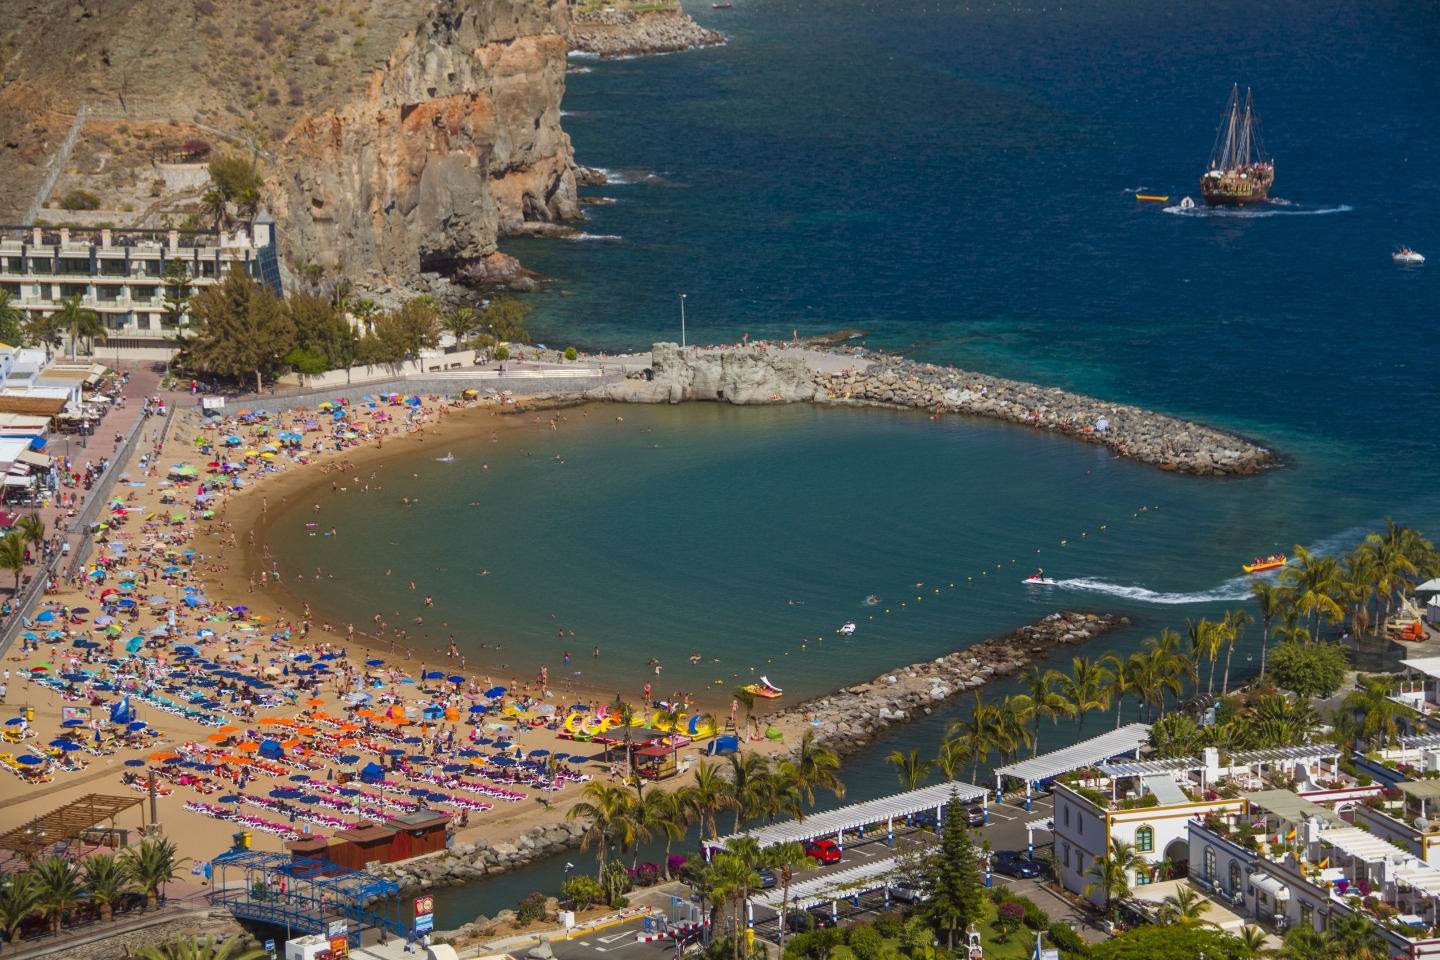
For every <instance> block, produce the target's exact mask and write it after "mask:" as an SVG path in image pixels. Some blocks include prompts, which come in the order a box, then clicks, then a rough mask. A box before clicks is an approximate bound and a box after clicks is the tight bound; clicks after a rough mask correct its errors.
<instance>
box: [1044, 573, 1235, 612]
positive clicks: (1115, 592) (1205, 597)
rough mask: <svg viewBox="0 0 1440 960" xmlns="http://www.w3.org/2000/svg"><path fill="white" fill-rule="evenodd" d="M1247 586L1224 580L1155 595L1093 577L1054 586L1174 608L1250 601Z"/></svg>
mask: <svg viewBox="0 0 1440 960" xmlns="http://www.w3.org/2000/svg"><path fill="white" fill-rule="evenodd" d="M1250 582H1251V580H1250V578H1249V577H1235V578H1234V579H1231V580H1226V581H1225V582H1224V583H1222V584H1220V586H1218V587H1215V588H1214V589H1212V590H1204V591H1201V592H1200V593H1158V592H1156V591H1154V590H1146V589H1145V588H1144V587H1127V586H1124V585H1123V584H1119V583H1106V582H1105V581H1104V580H1099V579H1096V578H1095V577H1077V578H1075V579H1073V580H1061V581H1060V582H1059V583H1057V584H1056V586H1057V587H1064V588H1066V589H1068V590H1085V591H1088V592H1090V593H1105V594H1109V595H1110V596H1112V597H1124V598H1125V599H1126V600H1138V601H1139V602H1141V603H1155V604H1162V605H1165V606H1178V605H1182V604H1187V603H1229V602H1232V601H1236V600H1248V599H1250Z"/></svg>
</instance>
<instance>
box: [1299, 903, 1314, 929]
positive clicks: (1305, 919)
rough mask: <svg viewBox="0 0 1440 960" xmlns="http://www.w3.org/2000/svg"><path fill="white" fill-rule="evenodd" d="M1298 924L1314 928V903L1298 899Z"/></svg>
mask: <svg viewBox="0 0 1440 960" xmlns="http://www.w3.org/2000/svg"><path fill="white" fill-rule="evenodd" d="M1300 926H1302V927H1309V928H1311V929H1312V930H1313V929H1314V928H1315V905H1314V904H1312V903H1311V902H1310V901H1308V900H1301V901H1300Z"/></svg>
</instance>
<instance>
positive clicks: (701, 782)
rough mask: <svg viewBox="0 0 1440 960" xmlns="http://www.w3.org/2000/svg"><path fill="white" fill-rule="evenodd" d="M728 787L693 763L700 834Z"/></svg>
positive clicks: (714, 771)
mask: <svg viewBox="0 0 1440 960" xmlns="http://www.w3.org/2000/svg"><path fill="white" fill-rule="evenodd" d="M0 569H4V568H3V567H0ZM728 788H729V784H727V783H726V782H725V778H724V777H722V776H720V765H719V764H716V763H710V762H708V761H706V760H701V761H700V762H699V763H697V764H696V765H695V783H694V784H693V785H691V786H689V787H687V788H685V791H684V793H685V803H686V804H688V805H689V807H690V809H691V810H693V811H695V818H696V820H698V821H699V822H700V829H701V834H702V836H703V835H704V834H707V833H708V834H709V837H710V839H711V840H714V839H715V838H716V836H717V834H716V830H715V814H717V813H719V812H720V811H721V810H728V809H730V806H731V804H732V801H731V799H730V796H729V793H728Z"/></svg>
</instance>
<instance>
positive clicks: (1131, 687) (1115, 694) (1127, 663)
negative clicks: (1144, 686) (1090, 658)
mask: <svg viewBox="0 0 1440 960" xmlns="http://www.w3.org/2000/svg"><path fill="white" fill-rule="evenodd" d="M1100 666H1102V667H1104V668H1105V672H1106V673H1108V674H1109V675H1110V679H1109V682H1107V683H1106V684H1105V697H1106V699H1109V700H1114V701H1115V729H1116V730H1119V729H1120V724H1121V722H1122V720H1123V714H1124V712H1125V709H1124V708H1125V697H1126V696H1128V695H1131V694H1136V693H1139V692H1140V675H1141V659H1140V655H1139V654H1137V653H1132V654H1131V655H1130V656H1129V658H1128V659H1127V658H1126V657H1122V656H1121V655H1120V654H1118V653H1115V652H1113V651H1112V652H1110V653H1107V654H1105V656H1103V657H1101V658H1100ZM1031 669H1034V670H1038V668H1034V667H1032V668H1031ZM1036 732H1037V733H1038V732H1039V731H1038V726H1037V731H1036Z"/></svg>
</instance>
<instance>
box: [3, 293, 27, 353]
mask: <svg viewBox="0 0 1440 960" xmlns="http://www.w3.org/2000/svg"><path fill="white" fill-rule="evenodd" d="M24 340H25V311H24V310H21V309H20V308H19V307H17V306H15V305H14V304H13V303H12V302H11V300H10V291H9V290H4V289H0V343H3V344H5V345H6V346H7V347H18V346H20V345H21V344H22V343H24Z"/></svg>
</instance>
